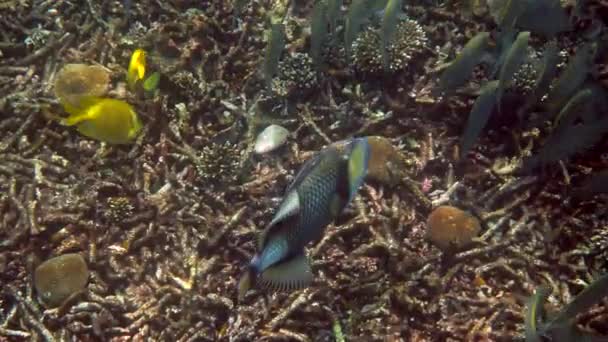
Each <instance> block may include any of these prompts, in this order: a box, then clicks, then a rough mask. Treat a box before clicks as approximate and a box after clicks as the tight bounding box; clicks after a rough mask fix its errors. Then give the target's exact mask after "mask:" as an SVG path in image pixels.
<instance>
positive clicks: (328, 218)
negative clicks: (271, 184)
mask: <svg viewBox="0 0 608 342" xmlns="http://www.w3.org/2000/svg"><path fill="white" fill-rule="evenodd" d="M340 144H343V146H341V145H340ZM368 160H369V144H368V142H367V139H366V138H355V139H352V140H351V141H348V142H346V143H336V144H333V145H330V146H328V147H327V148H325V149H324V150H322V151H320V152H318V153H317V154H316V155H315V156H314V157H313V158H311V159H310V160H309V161H307V162H306V163H305V164H304V166H303V167H302V169H301V170H300V171H299V172H298V174H297V175H296V177H295V179H294V181H293V182H292V183H291V185H290V186H289V187H288V188H287V191H286V195H285V198H284V199H283V202H282V203H281V205H280V206H279V209H278V210H277V212H276V213H275V215H274V217H273V219H272V221H271V222H270V223H269V224H268V226H267V227H266V229H264V231H262V233H261V234H260V236H259V238H258V252H257V254H256V255H255V256H254V257H253V258H252V260H251V262H250V264H249V269H248V270H247V272H246V273H245V275H244V276H243V278H241V281H240V283H239V299H242V298H243V297H244V295H245V293H246V292H247V290H248V289H249V288H250V287H251V286H253V285H254V284H255V283H257V282H259V283H261V284H262V285H263V286H264V287H267V288H273V289H279V290H289V289H297V288H303V287H306V286H308V285H309V284H310V282H311V281H312V272H311V270H310V265H309V263H308V260H307V258H306V256H305V254H304V247H305V246H306V245H307V244H308V243H310V242H313V241H318V240H320V239H321V237H322V236H323V232H324V230H325V227H326V226H327V225H328V224H329V223H331V222H332V221H333V220H335V219H336V218H337V217H338V215H339V214H340V213H341V212H342V209H344V207H346V205H348V203H349V202H350V201H351V200H352V198H353V197H354V196H355V194H356V192H357V190H358V189H359V187H360V186H361V184H362V183H363V179H364V178H365V175H366V172H367V164H368Z"/></svg>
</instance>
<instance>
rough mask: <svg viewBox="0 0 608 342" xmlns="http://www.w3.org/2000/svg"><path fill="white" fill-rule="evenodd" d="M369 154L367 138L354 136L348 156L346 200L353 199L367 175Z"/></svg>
mask: <svg viewBox="0 0 608 342" xmlns="http://www.w3.org/2000/svg"><path fill="white" fill-rule="evenodd" d="M369 155H370V147H369V143H368V141H367V138H355V139H354V140H353V143H352V147H351V150H350V154H349V158H348V184H349V187H350V189H349V190H350V191H349V194H350V195H349V198H348V202H350V201H351V200H352V199H353V197H354V196H355V194H356V193H357V190H358V189H359V187H360V186H361V184H363V180H364V179H365V176H366V175H367V167H368V164H369Z"/></svg>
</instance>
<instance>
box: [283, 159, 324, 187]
mask: <svg viewBox="0 0 608 342" xmlns="http://www.w3.org/2000/svg"><path fill="white" fill-rule="evenodd" d="M322 157H323V154H322V153H321V152H317V153H315V155H313V156H312V157H311V158H310V159H309V160H308V161H306V162H305V163H304V165H302V168H301V169H300V171H298V173H297V174H296V176H295V177H294V178H293V181H291V184H289V186H288V187H287V189H286V190H285V192H286V193H289V192H295V191H293V190H294V189H296V188H297V187H298V186H299V185H300V184H301V183H302V181H303V180H304V179H305V178H306V177H307V176H308V175H309V174H310V172H311V171H312V170H314V169H315V168H316V167H317V166H318V165H319V163H320V162H321V161H322V160H323V158H322Z"/></svg>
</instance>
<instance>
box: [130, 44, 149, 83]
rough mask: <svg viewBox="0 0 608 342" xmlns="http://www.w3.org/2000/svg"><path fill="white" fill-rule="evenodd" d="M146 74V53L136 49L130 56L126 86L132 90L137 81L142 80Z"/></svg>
mask: <svg viewBox="0 0 608 342" xmlns="http://www.w3.org/2000/svg"><path fill="white" fill-rule="evenodd" d="M145 74H146V52H145V51H144V50H142V49H137V50H135V51H134V52H133V54H132V55H131V61H130V62H129V70H128V71H127V84H128V85H129V88H131V90H133V89H134V88H135V84H136V83H137V81H140V80H143V79H144V75H145Z"/></svg>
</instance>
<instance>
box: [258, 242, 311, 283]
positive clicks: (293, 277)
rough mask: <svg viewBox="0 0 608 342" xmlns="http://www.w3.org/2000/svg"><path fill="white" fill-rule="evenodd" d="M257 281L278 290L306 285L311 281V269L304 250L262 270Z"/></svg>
mask: <svg viewBox="0 0 608 342" xmlns="http://www.w3.org/2000/svg"><path fill="white" fill-rule="evenodd" d="M259 282H260V284H262V286H264V287H266V288H269V289H273V290H279V291H289V290H297V289H302V288H305V287H308V286H309V285H310V283H312V270H311V269H310V264H309V263H308V258H307V257H306V255H305V254H304V251H302V252H301V253H298V254H296V255H294V256H292V257H290V258H287V259H285V260H284V261H281V262H280V263H277V264H274V265H272V266H271V267H269V268H267V269H266V270H264V272H262V273H261V274H260V276H259Z"/></svg>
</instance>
